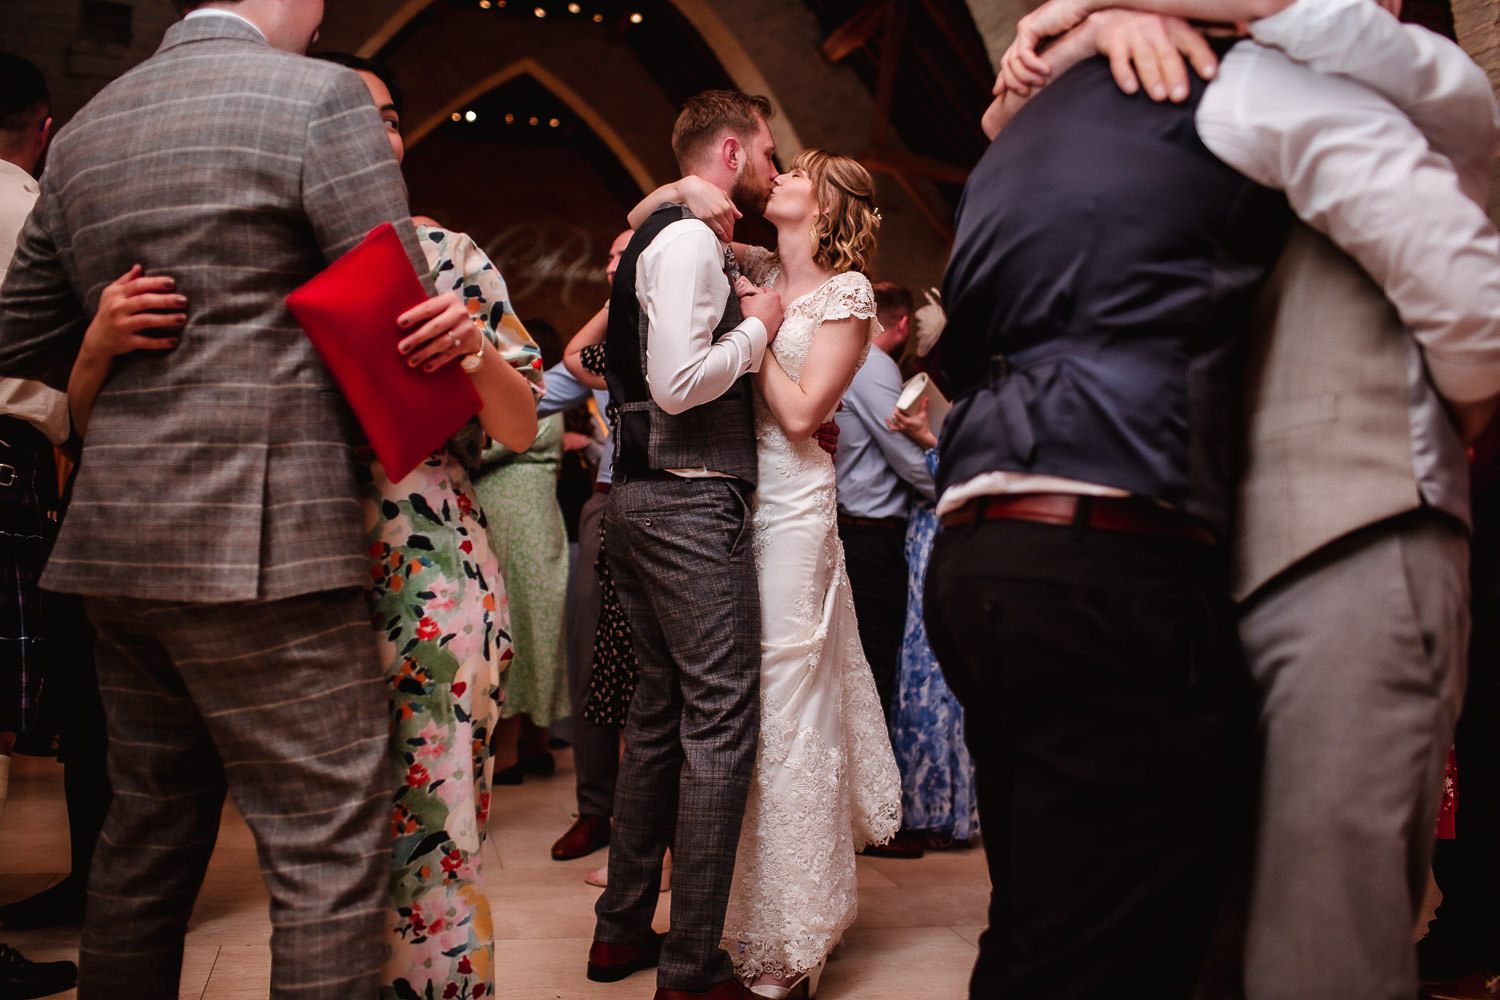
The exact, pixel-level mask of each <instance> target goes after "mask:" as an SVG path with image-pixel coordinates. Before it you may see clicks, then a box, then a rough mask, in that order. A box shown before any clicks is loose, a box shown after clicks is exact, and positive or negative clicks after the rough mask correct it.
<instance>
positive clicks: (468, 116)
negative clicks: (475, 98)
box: [464, 111, 479, 122]
mask: <svg viewBox="0 0 1500 1000" xmlns="http://www.w3.org/2000/svg"><path fill="white" fill-rule="evenodd" d="M478 117H479V116H478V115H476V114H475V113H474V112H472V111H465V112H464V121H466V122H471V121H474V120H475V119H476V118H478Z"/></svg>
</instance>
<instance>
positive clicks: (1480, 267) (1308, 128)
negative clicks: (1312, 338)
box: [1197, 46, 1500, 436]
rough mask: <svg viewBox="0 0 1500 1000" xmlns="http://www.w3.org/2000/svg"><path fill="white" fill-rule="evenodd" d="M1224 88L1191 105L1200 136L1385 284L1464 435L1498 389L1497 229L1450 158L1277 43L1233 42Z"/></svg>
mask: <svg viewBox="0 0 1500 1000" xmlns="http://www.w3.org/2000/svg"><path fill="white" fill-rule="evenodd" d="M1218 86H1219V88H1222V89H1217V90H1215V89H1211V90H1210V91H1209V92H1208V94H1207V95H1206V96H1205V97H1204V101H1203V104H1201V105H1200V106H1199V108H1198V116H1197V125H1198V133H1199V135H1200V137H1202V139H1203V142H1204V144H1205V145H1206V146H1207V147H1208V148H1209V150H1210V151H1212V152H1213V153H1214V155H1216V156H1218V157H1219V158H1220V159H1221V160H1223V161H1224V162H1225V163H1227V164H1229V165H1230V166H1232V167H1234V168H1235V169H1237V170H1239V171H1240V172H1242V173H1244V174H1245V175H1246V176H1248V177H1250V178H1251V179H1252V180H1255V181H1257V182H1259V183H1261V184H1265V185H1267V186H1269V187H1276V188H1280V189H1282V190H1284V191H1285V192H1286V196H1287V201H1288V202H1289V203H1290V204H1291V206H1292V209H1293V211H1295V212H1296V213H1297V215H1298V217H1299V218H1301V219H1302V220H1303V221H1304V222H1306V223H1307V224H1308V225H1309V226H1311V227H1312V228H1314V229H1316V230H1318V231H1319V232H1321V233H1323V234H1324V235H1326V236H1327V237H1328V238H1329V239H1331V240H1332V241H1333V242H1334V243H1336V244H1337V245H1338V246H1339V248H1340V249H1341V250H1343V251H1344V252H1345V253H1347V254H1348V255H1349V256H1350V257H1352V258H1354V260H1355V261H1356V262H1358V263H1359V265H1360V266H1361V267H1363V268H1364V270H1365V271H1366V272H1367V273H1368V274H1369V275H1370V277H1371V278H1372V279H1373V280H1374V281H1375V282H1376V283H1377V284H1378V285H1380V287H1381V288H1382V289H1383V290H1384V292H1385V295H1386V297H1387V298H1388V299H1389V300H1390V301H1391V304H1392V305H1394V306H1395V308H1396V311H1397V313H1399V314H1400V316H1401V320H1402V322H1403V323H1404V324H1405V325H1406V327H1407V328H1408V329H1409V330H1410V332H1411V334H1412V336H1413V337H1415V338H1416V340H1417V342H1418V343H1419V344H1420V345H1421V347H1422V351H1423V355H1424V358H1425V360H1426V363H1427V370H1428V373H1429V374H1430V375H1431V377H1432V381H1433V384H1434V385H1435V386H1436V388H1437V390H1438V391H1439V392H1440V393H1441V394H1442V395H1443V397H1444V398H1445V399H1447V401H1448V402H1449V404H1450V407H1451V408H1452V410H1453V412H1454V415H1455V417H1456V418H1457V422H1458V423H1459V425H1460V429H1461V430H1463V431H1464V433H1465V434H1466V435H1469V436H1472V434H1473V433H1475V432H1476V431H1477V430H1478V429H1479V426H1480V425H1481V424H1482V423H1483V421H1484V420H1485V419H1486V417H1487V415H1488V413H1489V412H1490V410H1491V409H1492V408H1493V406H1494V402H1495V397H1496V396H1497V395H1500V233H1497V232H1496V229H1495V226H1494V225H1493V224H1492V223H1491V222H1490V220H1489V218H1488V216H1487V215H1486V214H1485V211H1484V209H1483V208H1482V207H1481V206H1480V205H1479V204H1478V203H1476V202H1475V201H1474V199H1473V198H1472V197H1471V196H1470V195H1469V194H1468V193H1467V192H1466V185H1465V184H1464V183H1462V182H1461V180H1460V178H1459V175H1458V172H1457V171H1456V170H1455V167H1454V161H1452V160H1450V159H1449V158H1447V157H1445V156H1442V155H1440V154H1438V153H1437V152H1435V151H1434V150H1433V149H1432V147H1431V146H1430V145H1429V144H1428V142H1427V139H1426V137H1425V136H1424V135H1423V134H1422V132H1421V131H1420V130H1419V129H1418V128H1417V126H1416V125H1414V124H1413V123H1412V120H1411V119H1410V118H1408V117H1407V116H1406V115H1405V114H1404V113H1403V112H1402V111H1401V109H1399V108H1397V107H1396V106H1395V105H1393V104H1392V103H1391V102H1390V101H1388V100H1386V99H1385V98H1384V97H1382V96H1381V95H1380V94H1379V93H1376V92H1375V90H1373V89H1372V88H1370V87H1367V86H1365V85H1363V84H1361V83H1359V82H1357V81H1355V80H1353V79H1349V78H1346V77H1342V76H1334V75H1329V74H1325V73H1319V72H1317V71H1316V70H1314V69H1312V68H1311V67H1309V66H1306V65H1304V64H1302V63H1299V62H1294V61H1293V60H1292V59H1290V58H1289V57H1288V56H1287V55H1285V54H1283V53H1282V52H1279V51H1277V50H1274V49H1270V48H1266V47H1262V46H1239V47H1237V48H1236V49H1235V50H1234V51H1233V52H1231V53H1230V56H1229V57H1228V58H1226V60H1225V69H1224V77H1223V79H1221V80H1220V83H1219V85H1218ZM1485 124H1486V119H1485V118H1479V119H1477V120H1476V121H1475V122H1474V131H1475V132H1476V134H1478V135H1482V134H1484V132H1485Z"/></svg>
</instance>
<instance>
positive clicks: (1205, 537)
mask: <svg viewBox="0 0 1500 1000" xmlns="http://www.w3.org/2000/svg"><path fill="white" fill-rule="evenodd" d="M976 520H979V521H1034V522H1037V523H1039V524H1087V525H1089V526H1090V527H1093V528H1099V529H1100V530H1103V531H1121V532H1126V533H1129V534H1137V535H1166V536H1168V537H1171V538H1185V539H1188V540H1189V541H1194V542H1203V543H1204V544H1206V545H1213V544H1215V542H1216V541H1217V539H1215V537H1214V534H1213V532H1211V531H1209V530H1208V529H1207V528H1205V527H1204V526H1203V525H1201V524H1199V523H1198V522H1196V521H1193V520H1191V519H1189V518H1188V517H1187V515H1185V514H1182V513H1180V512H1178V511H1175V510H1169V509H1167V508H1166V507H1162V506H1160V505H1159V504H1155V503H1152V502H1151V501H1149V500H1142V499H1141V498H1139V497H1096V496H1081V495H1079V494H1075V493H1016V494H1000V495H992V496H985V497H979V498H977V499H974V500H970V501H969V502H968V503H966V504H964V505H963V506H962V507H960V508H958V510H955V511H952V512H950V513H948V514H944V515H943V527H945V528H952V527H957V526H959V525H964V524H973V523H974V522H975V521H976Z"/></svg>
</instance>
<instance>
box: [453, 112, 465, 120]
mask: <svg viewBox="0 0 1500 1000" xmlns="http://www.w3.org/2000/svg"><path fill="white" fill-rule="evenodd" d="M463 117H464V116H463V115H461V114H459V113H458V112H457V111H455V112H453V115H452V118H453V120H454V121H456V122H458V121H463Z"/></svg>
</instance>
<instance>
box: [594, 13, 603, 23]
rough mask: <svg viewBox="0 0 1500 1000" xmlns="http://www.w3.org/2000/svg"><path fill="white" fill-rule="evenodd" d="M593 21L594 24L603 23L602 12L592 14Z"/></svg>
mask: <svg viewBox="0 0 1500 1000" xmlns="http://www.w3.org/2000/svg"><path fill="white" fill-rule="evenodd" d="M594 23H595V24H603V23H604V15H603V14H595V15H594Z"/></svg>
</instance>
